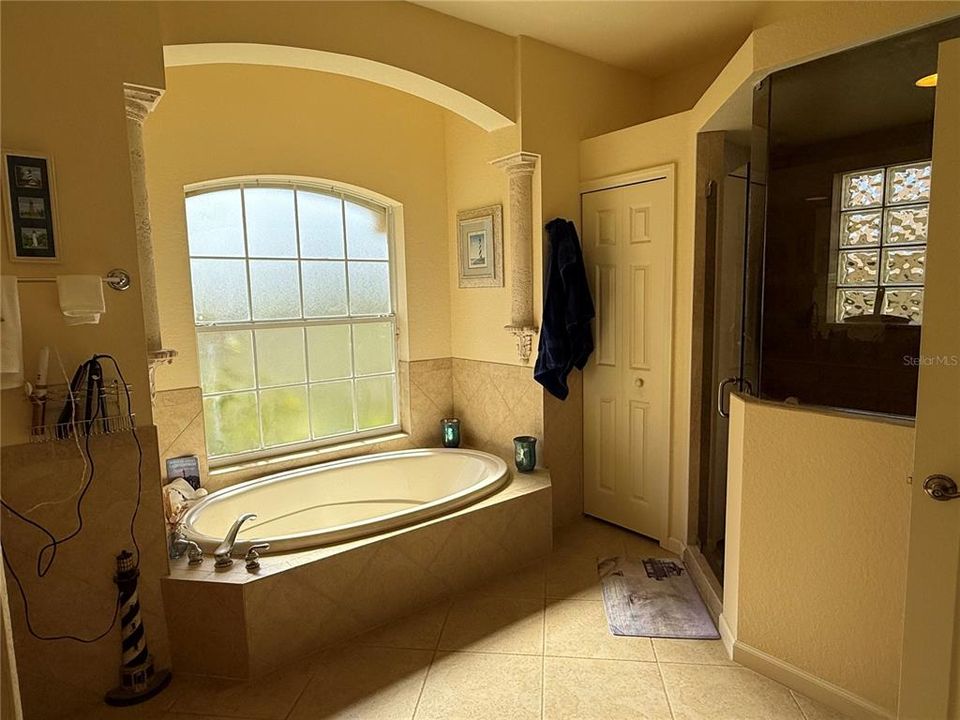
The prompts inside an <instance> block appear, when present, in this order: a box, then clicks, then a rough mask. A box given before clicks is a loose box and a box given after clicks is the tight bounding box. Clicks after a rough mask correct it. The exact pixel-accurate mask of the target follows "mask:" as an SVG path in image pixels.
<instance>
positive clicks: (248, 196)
mask: <svg viewBox="0 0 960 720" xmlns="http://www.w3.org/2000/svg"><path fill="white" fill-rule="evenodd" d="M243 202H244V206H245V208H246V213H247V248H248V250H247V252H248V253H249V255H250V257H290V258H295V257H297V227H296V222H297V215H296V211H295V210H294V208H293V190H286V189H284V188H246V189H245V190H244V191H243Z"/></svg>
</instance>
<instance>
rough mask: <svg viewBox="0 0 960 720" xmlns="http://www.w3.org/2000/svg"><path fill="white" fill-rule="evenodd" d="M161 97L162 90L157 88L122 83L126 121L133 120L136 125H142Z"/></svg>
mask: <svg viewBox="0 0 960 720" xmlns="http://www.w3.org/2000/svg"><path fill="white" fill-rule="evenodd" d="M161 95H163V90H158V89H157V88H152V87H146V86H145V85H133V84H132V83H124V84H123V99H124V104H125V106H126V109H127V119H128V120H135V121H136V122H137V124H139V125H142V124H143V121H144V120H146V119H147V115H149V114H150V111H151V110H153V109H154V108H155V107H156V106H157V103H158V102H159V101H160V96H161Z"/></svg>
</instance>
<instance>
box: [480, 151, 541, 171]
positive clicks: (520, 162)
mask: <svg viewBox="0 0 960 720" xmlns="http://www.w3.org/2000/svg"><path fill="white" fill-rule="evenodd" d="M539 159H540V156H539V155H537V154H535V153H528V152H516V153H512V154H510V155H504V156H503V157H502V158H497V159H496V160H491V161H490V164H491V165H493V166H495V167H498V168H503V169H504V170H505V171H506V173H507V175H533V171H534V170H536V169H537V161H538V160H539Z"/></svg>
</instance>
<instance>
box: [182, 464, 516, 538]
mask: <svg viewBox="0 0 960 720" xmlns="http://www.w3.org/2000/svg"><path fill="white" fill-rule="evenodd" d="M508 478H509V476H508V473H507V465H506V463H505V462H504V461H503V460H501V459H500V458H498V457H496V456H494V455H490V454H488V453H484V452H479V451H477V450H460V449H424V450H401V451H399V452H389V453H378V454H376V455H366V456H363V457H358V458H350V459H347V460H337V461H334V462H329V463H323V464H321V465H312V466H310V467H307V468H300V469H297V470H289V471H286V472H281V473H276V474H274V475H268V476H266V477H262V478H257V479H256V480H249V481H247V482H244V483H240V484H238V485H234V486H232V487H228V488H224V489H223V490H218V491H217V492H215V493H212V494H210V495H209V496H208V497H206V498H204V499H203V500H201V501H200V502H199V503H197V504H196V505H195V506H194V507H192V508H191V509H190V510H189V511H188V512H187V514H186V516H185V517H184V522H183V532H184V535H185V536H186V537H187V539H189V540H193V541H195V542H196V543H197V544H199V545H200V547H201V548H202V549H203V550H204V552H207V553H212V552H213V550H214V548H216V546H217V545H219V544H220V541H221V540H222V539H223V537H224V536H225V535H226V534H227V531H228V530H229V529H230V526H231V525H232V524H233V522H234V521H235V520H236V519H237V517H238V516H240V515H242V514H244V513H256V515H257V517H256V518H255V519H253V520H248V521H247V522H246V523H244V525H243V527H242V528H241V531H240V534H239V535H238V536H237V542H236V545H235V546H234V556H238V555H242V554H243V553H244V552H246V549H247V548H248V547H249V546H250V545H252V544H254V543H264V542H266V543H270V549H269V550H268V551H267V552H268V553H276V552H284V551H289V550H300V549H304V548H310V547H316V546H320V545H332V544H335V543H340V542H346V541H348V540H354V539H356V538H360V537H365V536H367V535H374V534H376V533H380V532H386V531H388V530H395V529H397V528H400V527H404V526H406V525H411V524H413V523H417V522H422V521H423V520H428V519H430V518H433V517H437V516H439V515H443V514H445V513H448V512H451V511H453V510H456V509H458V508H461V507H463V506H465V505H469V504H470V503H472V502H476V501H477V500H479V499H481V498H483V497H486V496H487V495H490V494H491V493H493V492H495V491H496V490H498V489H499V488H501V487H502V486H503V485H504V484H505V483H506V482H507V480H508Z"/></svg>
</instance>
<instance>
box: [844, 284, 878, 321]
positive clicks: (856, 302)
mask: <svg viewBox="0 0 960 720" xmlns="http://www.w3.org/2000/svg"><path fill="white" fill-rule="evenodd" d="M876 302H877V291H876V290H837V320H838V321H840V322H843V321H844V320H846V319H847V318H849V317H854V316H856V315H873V307H874V305H875V304H876Z"/></svg>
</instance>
